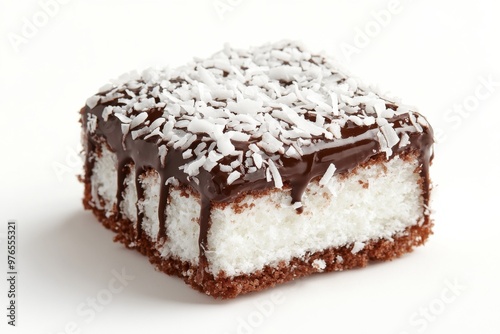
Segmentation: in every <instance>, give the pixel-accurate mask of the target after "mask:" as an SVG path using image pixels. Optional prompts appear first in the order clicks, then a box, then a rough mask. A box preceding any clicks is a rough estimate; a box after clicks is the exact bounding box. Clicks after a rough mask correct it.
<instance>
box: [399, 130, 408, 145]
mask: <svg viewBox="0 0 500 334" xmlns="http://www.w3.org/2000/svg"><path fill="white" fill-rule="evenodd" d="M409 143H410V136H408V134H407V133H406V132H405V133H403V135H402V136H401V141H400V142H399V147H405V146H406V145H408V144H409Z"/></svg>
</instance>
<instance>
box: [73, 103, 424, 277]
mask: <svg viewBox="0 0 500 334" xmlns="http://www.w3.org/2000/svg"><path fill="white" fill-rule="evenodd" d="M104 107H105V105H103V104H99V105H97V106H96V107H95V108H93V109H90V108H88V107H85V108H84V109H82V112H81V113H82V123H83V126H84V128H85V127H86V124H87V118H88V115H90V114H92V115H95V116H96V117H97V128H96V130H95V133H94V134H92V135H90V134H88V133H87V130H86V129H85V133H86V135H87V140H88V152H94V151H95V149H96V148H99V146H100V145H101V143H102V140H103V139H104V142H105V143H106V144H107V145H108V147H109V148H110V149H111V150H112V151H113V152H114V153H115V154H116V157H117V174H118V176H117V182H118V191H117V203H118V211H120V207H119V203H120V202H121V198H122V196H123V190H124V185H123V183H124V180H125V177H126V173H127V168H126V167H125V166H126V165H127V164H131V163H133V164H134V165H135V169H136V180H135V182H136V188H137V195H138V196H137V197H138V200H140V199H142V198H143V193H144V189H143V188H142V185H141V184H140V181H139V180H140V176H141V174H142V173H144V172H147V171H148V170H154V171H156V172H157V173H158V174H159V176H160V180H161V187H160V201H159V206H158V210H159V212H158V218H159V226H160V228H159V235H158V240H161V239H162V238H165V237H167V238H168V236H167V235H166V226H165V224H166V219H167V217H166V212H165V208H166V205H167V201H168V197H169V187H170V186H169V185H167V184H165V183H166V181H167V180H168V179H169V178H171V177H173V178H175V179H176V180H178V181H179V183H180V184H181V185H182V186H187V187H190V188H191V189H193V190H194V191H195V192H197V193H198V194H199V195H200V199H201V210H200V217H199V224H200V233H199V240H198V242H199V250H200V258H199V266H198V273H197V279H199V280H203V277H204V273H205V269H206V266H207V259H206V256H205V250H206V249H207V237H208V230H209V228H210V212H211V208H212V206H213V204H214V203H224V202H229V201H230V200H231V199H234V198H236V197H238V196H239V195H240V194H243V193H245V192H247V191H259V190H265V189H271V188H273V187H274V182H272V181H271V182H268V181H267V180H266V176H265V173H264V170H263V169H260V170H258V171H257V172H255V173H251V174H245V175H244V176H243V177H242V178H240V179H237V180H236V181H235V182H234V183H232V184H230V185H229V184H227V173H224V172H222V171H220V170H219V168H218V167H217V166H216V167H215V168H214V169H213V170H212V171H211V172H207V171H206V170H205V169H203V168H200V172H199V174H198V175H197V176H196V179H194V178H188V176H187V175H186V174H185V173H184V172H183V170H181V168H180V167H181V166H183V165H184V164H186V163H188V162H190V161H192V160H193V159H195V158H194V157H191V158H188V159H184V158H183V156H182V151H180V150H179V149H174V148H172V147H169V148H168V152H167V155H166V157H165V161H164V165H162V163H161V161H160V157H159V153H158V144H157V143H156V141H157V139H158V137H152V138H149V139H147V140H144V139H136V140H133V139H132V137H131V136H130V134H128V135H125V136H123V135H122V130H121V122H120V121H119V120H118V119H117V118H115V117H110V119H109V120H107V121H104V119H103V118H102V116H101V115H102V111H103V108H104ZM389 121H390V122H391V123H393V125H394V129H396V130H398V129H402V128H404V127H409V126H411V122H410V120H409V115H408V114H402V115H399V116H395V117H394V118H392V119H391V120H389ZM378 131H379V129H378V126H377V125H376V124H374V125H371V126H356V125H354V124H352V123H349V122H348V124H346V126H345V127H344V128H343V129H342V139H338V140H333V141H330V142H320V141H318V142H316V143H315V144H314V145H313V146H312V147H311V148H309V151H307V149H308V148H304V155H303V156H302V158H301V159H293V158H287V157H281V160H280V161H281V163H277V167H278V170H279V173H280V175H281V177H282V179H283V182H284V184H285V187H290V188H291V197H292V202H300V201H301V198H302V195H303V193H304V191H305V189H306V187H307V185H308V184H309V182H310V181H311V180H312V179H314V178H316V177H319V176H321V175H323V174H324V173H325V172H326V170H327V169H328V167H329V166H330V164H332V163H333V164H334V165H335V167H336V171H335V173H336V174H338V173H344V172H348V171H350V170H352V169H353V168H355V167H356V166H358V165H359V164H361V163H364V162H366V161H368V160H369V159H371V158H373V157H375V156H377V155H380V154H383V153H382V152H381V148H380V144H379V141H378V139H377V133H378ZM408 135H409V138H410V141H409V144H408V145H407V146H405V147H399V146H398V145H396V146H395V147H393V152H392V154H393V155H397V154H400V153H402V152H409V151H417V152H420V156H419V160H420V173H421V175H422V177H423V180H424V181H423V182H424V183H423V190H424V191H423V197H424V204H426V205H428V203H429V193H428V188H429V177H428V170H429V162H430V161H431V160H432V156H431V153H430V151H431V147H432V144H433V134H432V129H431V128H430V127H425V128H424V129H423V132H416V131H415V132H408ZM198 143H199V141H197V142H195V143H194V144H192V147H191V148H193V147H195V146H196V145H197V144H198ZM234 144H235V145H241V143H234ZM249 144H250V143H246V144H245V145H249ZM88 152H87V153H88ZM92 168H93V157H92V156H91V155H89V154H87V160H86V166H85V171H86V174H85V175H86V178H89V177H90V175H91V173H92ZM298 212H299V213H300V212H301V211H300V210H298ZM142 219H143V213H140V210H139V208H138V211H137V231H138V232H137V233H138V237H139V238H140V236H141V233H142V232H141V231H142Z"/></svg>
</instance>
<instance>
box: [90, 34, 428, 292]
mask: <svg viewBox="0 0 500 334" xmlns="http://www.w3.org/2000/svg"><path fill="white" fill-rule="evenodd" d="M80 114H81V124H82V143H83V153H84V156H85V167H84V174H83V175H82V176H80V180H81V181H82V182H83V184H84V189H85V190H84V199H83V204H84V207H85V208H86V209H88V210H91V211H92V212H93V213H94V215H95V216H96V217H97V219H98V220H99V221H100V222H101V223H102V224H103V225H104V226H105V227H107V228H109V229H111V230H112V231H114V232H116V237H115V240H116V241H119V242H122V243H123V244H125V246H126V247H128V248H133V249H136V250H138V251H139V252H140V253H142V254H144V255H146V256H147V257H148V258H149V260H150V262H151V263H152V264H153V265H154V266H155V268H156V269H158V270H160V271H162V272H165V273H166V274H168V275H174V276H179V277H181V278H182V279H184V281H185V282H186V283H187V284H189V285H190V286H192V287H193V288H195V289H196V290H199V291H201V292H203V293H205V294H207V295H210V296H213V297H214V298H221V299H227V298H234V297H236V296H238V295H241V294H245V293H248V292H252V291H258V290H262V289H266V288H269V287H273V286H275V285H276V284H280V283H284V282H287V281H292V280H295V279H297V278H299V277H303V276H308V275H311V274H314V273H320V272H332V271H342V270H346V269H350V268H355V267H364V266H366V265H367V264H368V263H369V262H370V261H386V260H391V259H394V258H396V257H399V256H401V255H402V254H404V253H408V252H410V251H412V250H413V248H414V247H416V246H419V245H422V244H423V243H424V242H425V241H426V240H427V239H428V236H429V235H430V234H431V233H432V230H431V227H432V224H433V223H432V220H431V218H430V208H429V200H430V190H431V182H430V178H429V165H430V163H431V161H432V157H433V133H432V128H431V127H430V125H429V123H428V122H427V120H426V119H425V118H424V117H423V116H422V115H420V114H419V113H418V112H417V111H416V109H415V108H414V107H410V106H406V105H404V104H402V103H401V101H400V100H399V99H396V98H392V97H388V96H386V94H382V93H381V92H379V90H378V89H376V88H374V87H372V86H368V85H365V84H364V83H363V82H362V81H360V80H359V79H357V78H355V77H353V76H351V75H350V74H348V72H346V71H345V70H344V69H343V68H342V67H341V66H339V65H338V63H337V62H336V61H335V60H334V59H332V58H331V57H330V56H328V55H326V54H324V53H314V52H310V51H308V50H307V49H306V48H305V47H304V46H303V45H302V44H301V43H298V42H291V41H282V42H278V43H269V44H266V45H263V46H259V47H253V48H249V49H244V50H242V49H237V48H232V47H230V46H228V45H226V46H225V47H224V49H223V50H222V51H220V52H218V53H216V54H214V55H213V56H211V57H208V58H203V59H200V58H195V59H194V60H193V61H191V62H189V63H188V64H187V65H185V66H181V67H178V68H168V67H167V68H150V69H147V70H144V71H143V72H142V73H138V72H136V71H133V72H130V73H127V74H124V75H122V76H121V77H119V78H118V79H117V80H112V81H111V82H110V83H109V84H106V85H105V86H103V87H102V88H101V89H100V90H99V91H98V93H97V94H95V95H93V96H91V97H90V98H89V99H87V101H86V105H85V106H84V107H83V108H82V109H81V112H80ZM104 256H105V255H104ZM408 261H410V259H408Z"/></svg>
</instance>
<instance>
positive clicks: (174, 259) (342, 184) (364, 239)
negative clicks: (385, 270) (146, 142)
mask: <svg viewBox="0 0 500 334" xmlns="http://www.w3.org/2000/svg"><path fill="white" fill-rule="evenodd" d="M99 151H100V153H99V154H100V155H101V156H100V157H99V158H98V160H101V159H102V161H103V162H106V161H108V162H109V161H112V160H113V159H112V158H110V156H109V155H112V154H113V153H112V152H110V151H106V148H104V149H101V150H99ZM109 167H110V168H109V170H111V171H113V166H112V165H111V166H109ZM114 172H115V173H116V170H115V171H114ZM419 172H420V171H419V167H418V159H416V157H415V154H408V155H403V156H401V157H398V158H395V159H392V160H391V161H389V162H386V161H385V158H384V157H379V158H378V159H377V158H373V159H371V160H370V161H369V162H368V163H365V164H364V165H362V166H359V167H357V168H356V169H354V170H353V171H351V172H349V173H345V174H342V175H339V176H337V177H336V178H335V179H332V180H331V183H330V184H329V185H326V186H320V185H319V180H315V181H313V182H311V184H310V185H309V186H308V189H306V191H305V194H306V196H305V197H307V201H311V202H315V203H321V202H322V203H325V204H331V203H332V201H331V200H330V201H328V200H327V198H326V197H333V198H334V199H339V198H342V197H346V196H347V197H349V196H352V195H353V196H357V197H358V201H362V199H361V198H359V197H363V196H365V197H366V199H369V198H373V197H374V196H375V197H376V196H381V197H384V198H383V199H380V201H382V202H385V203H386V205H384V209H385V210H386V211H387V213H389V215H393V217H392V219H390V218H388V217H387V216H386V217H384V215H383V214H381V212H380V210H376V212H373V211H371V210H370V212H367V211H363V212H358V214H359V215H361V214H366V219H362V218H361V217H360V216H359V215H356V216H358V218H361V219H356V217H355V218H354V219H353V218H352V214H351V213H353V212H354V213H355V212H356V210H357V209H359V208H356V207H353V208H352V210H350V209H346V208H348V206H344V205H341V203H339V205H341V207H342V208H343V210H344V212H345V214H343V213H342V212H337V211H336V207H335V205H333V207H330V209H329V210H325V208H324V207H323V208H320V207H318V208H317V209H318V210H319V209H323V210H324V211H323V212H322V214H324V216H326V217H328V216H330V217H331V216H334V215H336V216H337V217H338V218H340V219H342V218H345V217H347V218H348V219H349V220H348V221H344V220H340V221H339V220H337V223H336V224H335V221H333V222H332V220H331V219H328V220H325V221H323V222H321V221H318V218H319V217H316V218H315V217H311V216H314V213H315V212H308V211H306V210H304V212H303V213H302V214H301V215H297V214H296V213H294V214H295V215H296V216H297V217H303V215H304V217H307V218H305V219H304V220H301V221H297V222H296V226H295V228H297V227H299V228H300V225H302V227H303V228H304V227H305V228H311V231H309V233H302V234H301V233H297V230H294V227H293V221H292V222H290V221H287V220H286V219H279V220H277V223H278V224H277V225H276V224H272V223H271V224H267V223H264V224H262V222H260V224H259V221H258V216H255V215H252V212H251V210H252V208H258V209H261V210H264V209H265V207H262V204H261V203H259V200H262V202H264V203H268V204H267V205H270V206H274V207H275V208H276V210H279V209H280V208H281V209H282V211H283V212H285V213H286V212H290V211H292V212H294V210H293V209H292V210H290V199H289V191H287V190H286V189H284V190H276V189H272V190H270V191H268V192H267V193H265V192H259V193H248V194H244V196H241V198H239V199H238V200H237V201H234V202H231V203H226V204H225V205H221V206H220V207H217V206H214V208H213V209H212V212H211V220H212V228H211V232H210V234H209V239H208V241H209V242H208V249H207V255H208V256H207V259H208V272H207V275H206V276H205V277H204V279H203V281H201V282H200V281H199V280H197V279H196V273H197V270H198V264H199V263H198V259H199V253H198V233H199V225H198V224H199V221H198V219H199V217H198V214H199V212H198V210H199V206H200V198H199V195H198V194H197V193H196V192H195V191H194V190H193V189H189V188H186V187H184V186H181V185H173V186H172V188H173V189H171V190H170V192H169V193H170V195H169V199H168V204H167V208H166V210H167V217H168V218H167V221H166V230H167V235H168V236H169V238H167V240H160V241H158V239H157V238H155V235H154V231H158V230H159V227H158V226H157V225H158V223H159V222H158V220H157V219H156V218H155V217H156V215H154V214H153V215H150V214H145V217H152V218H151V219H149V218H148V219H146V220H145V221H143V224H145V225H150V226H151V225H156V227H155V228H153V229H149V230H148V229H147V228H145V227H144V226H143V230H144V231H145V233H143V234H142V236H141V237H140V238H138V239H137V237H136V235H137V228H136V226H137V225H136V221H134V220H133V219H126V218H121V219H116V218H115V217H119V216H120V215H118V212H117V207H116V205H114V207H113V208H112V210H111V211H106V209H105V208H106V207H107V206H106V205H105V203H106V200H103V198H102V197H101V195H99V193H101V194H103V195H105V194H106V192H107V190H106V188H114V187H116V186H114V185H112V183H113V182H115V181H116V179H117V178H116V175H115V177H114V178H107V179H102V180H103V181H104V180H106V181H104V182H103V183H101V182H99V184H100V185H101V187H103V188H102V189H101V191H97V193H98V198H99V200H100V201H101V203H102V205H101V208H100V209H99V208H97V207H96V206H92V207H89V205H88V204H89V203H93V202H95V199H94V198H93V191H92V190H91V188H92V184H91V183H86V194H87V195H86V197H85V200H84V201H85V203H86V205H87V206H88V208H90V209H92V210H93V211H94V213H95V214H96V216H97V217H99V219H100V220H101V222H103V223H104V225H105V226H107V227H108V228H111V229H112V230H114V231H115V232H117V233H118V234H117V240H119V241H121V242H123V243H124V244H125V245H126V246H127V247H129V248H136V249H138V250H139V251H140V252H141V253H143V254H145V255H147V256H148V257H149V259H150V261H151V262H152V263H153V264H155V266H156V267H157V268H158V269H160V270H162V271H164V272H166V273H168V274H170V275H176V276H179V277H182V278H184V280H185V281H186V282H187V283H188V284H190V285H192V286H193V287H195V288H196V289H198V290H200V291H203V292H204V293H207V294H209V295H212V296H214V297H220V298H232V297H235V296H236V295H238V294H242V293H247V292H251V291H258V290H262V289H265V288H267V287H269V286H274V285H275V284H279V283H283V282H286V281H289V280H292V279H295V278H298V277H301V276H305V275H309V274H312V273H317V272H328V271H340V270H346V269H349V268H354V267H360V266H365V265H366V264H367V263H368V262H369V261H370V260H389V259H393V258H395V257H397V256H400V255H401V254H403V253H406V252H409V251H411V250H412V249H413V247H415V246H418V245H421V244H423V243H424V242H425V240H426V239H427V237H428V235H429V234H430V233H431V229H430V228H431V221H430V220H429V216H428V212H424V211H423V210H421V208H422V206H421V204H422V202H423V192H422V185H423V182H422V179H421V177H420V173H419ZM397 174H399V175H397ZM145 178H146V179H147V180H146V182H144V183H142V185H147V188H146V189H145V199H146V200H145V201H143V203H141V204H140V207H141V208H143V210H144V211H145V212H148V211H149V212H153V213H156V212H155V210H156V209H155V207H157V200H155V198H154V196H150V194H155V193H157V192H158V188H159V187H160V184H159V183H158V180H157V175H156V173H154V172H152V171H150V172H148V173H147V176H145ZM402 179H404V181H405V183H406V186H409V188H407V189H404V188H405V185H404V184H401V182H400V181H401V180H402ZM410 180H411V181H412V182H409V181H410ZM105 183H106V184H105ZM377 183H378V184H377ZM391 184H392V185H394V184H397V186H398V188H399V191H396V192H395V193H391V196H394V198H392V199H391V200H389V201H384V200H388V199H389V198H387V197H386V196H387V195H385V194H386V191H384V189H383V188H385V187H387V186H390V185H391ZM129 186H130V187H134V186H135V183H130V185H129ZM127 188H128V187H126V188H125V189H124V196H125V197H127V194H133V193H134V192H133V191H132V192H130V191H129V190H127ZM349 188H353V189H351V190H350V189H349ZM363 191H365V192H366V193H364V194H362V192H363ZM370 191H371V193H370ZM94 193H95V192H94ZM148 193H150V194H148ZM360 194H361V196H360ZM128 196H130V195H128ZM330 199H332V198H330ZM368 201H370V200H368ZM349 202H350V201H349ZM249 203H250V204H249ZM387 203H390V204H391V205H387ZM408 203H416V204H412V205H413V208H408V207H407V206H408ZM252 204H253V206H252ZM373 204H374V205H377V203H373ZM405 206H406V207H405ZM108 207H109V206H108ZM305 207H310V206H309V205H306V206H305ZM394 209H396V210H394ZM397 209H400V212H399V215H400V216H399V217H398V216H397V215H398V213H397ZM122 210H123V206H122ZM245 211H247V212H245ZM228 212H230V215H231V217H227V214H228ZM278 214H279V213H278ZM221 215H223V216H225V218H223V219H220V218H217V216H221ZM376 216H377V217H378V218H380V219H381V220H380V219H379V223H377V222H374V221H373V217H376ZM248 217H250V219H252V220H253V221H248ZM270 218H272V217H270ZM384 218H385V219H384ZM256 219H257V220H256ZM268 220H269V218H268V219H267V220H266V222H267V221H268ZM288 223H291V226H290V224H288ZM235 224H240V225H249V228H250V230H246V231H245V229H244V230H243V231H242V233H235V230H234V225H235ZM280 224H281V229H280V226H279V225H280ZM218 225H222V226H218ZM332 225H333V226H332ZM350 225H352V226H351V229H349V226H350ZM251 227H254V228H251ZM346 227H347V229H346ZM224 228H226V229H229V231H225V233H223V232H221V231H220V230H221V229H224ZM332 228H333V229H332ZM236 229H237V228H236ZM318 229H323V231H321V232H323V235H321V233H320V234H319V241H323V243H322V244H321V245H314V243H310V244H309V247H307V245H306V244H305V243H304V241H307V240H309V239H310V238H311V236H314V234H315V233H318ZM367 229H368V230H371V231H372V232H373V233H374V234H372V235H369V234H368V233H366V232H367ZM259 230H260V231H259ZM246 232H248V233H246ZM339 232H342V233H343V234H344V236H346V235H347V234H349V233H350V234H351V237H352V239H349V240H346V239H345V240H341V241H340V242H339V241H336V242H332V241H333V240H330V244H328V243H325V240H326V239H328V236H330V237H332V236H334V237H336V238H338V237H340V236H342V233H339ZM287 233H288V234H287ZM294 234H295V235H298V236H301V238H295V240H294V238H291V239H290V238H289V237H290V236H293V235H294ZM210 235H211V236H216V238H211V237H210ZM245 235H246V236H248V235H250V236H251V237H252V240H250V241H249V242H245V241H244V239H243V237H244V236H245ZM266 237H268V240H267V242H268V245H267V246H268V247H262V244H259V242H257V243H255V241H261V242H266V240H262V239H265V238H266ZM217 238H218V239H219V240H216V239H217ZM257 238H261V240H259V239H257ZM297 239H298V240H297ZM330 239H331V238H330ZM269 241H271V244H269ZM315 241H318V240H315ZM287 245H288V246H290V245H295V246H296V247H291V248H290V247H288V248H289V250H288V251H294V252H295V253H293V254H290V253H288V254H286V255H285V254H281V255H282V256H281V257H279V256H278V257H276V253H279V250H280V248H282V247H287ZM312 245H314V247H312ZM227 247H229V248H230V249H229V250H227V249H224V248H227ZM273 247H275V248H274V249H273ZM218 248H219V249H218ZM242 250H243V251H244V252H246V253H242V252H241V251H242ZM259 250H262V251H269V252H268V254H267V256H266V254H262V253H259ZM217 251H218V252H219V254H222V255H229V256H232V255H234V253H239V257H240V258H241V256H243V259H244V260H247V262H245V261H243V262H241V261H240V262H239V268H236V267H237V266H234V263H233V265H228V263H230V262H231V259H230V258H229V259H228V258H224V257H223V258H217V257H216V256H213V254H214V253H217ZM256 251H257V252H256ZM269 255H272V256H269ZM259 259H260V261H261V263H260V265H258V264H259ZM262 259H265V261H264V262H262ZM236 262H238V261H236ZM224 264H225V267H224ZM256 264H257V266H256ZM245 265H247V267H246V270H245V269H244V268H245ZM224 269H225V270H224Z"/></svg>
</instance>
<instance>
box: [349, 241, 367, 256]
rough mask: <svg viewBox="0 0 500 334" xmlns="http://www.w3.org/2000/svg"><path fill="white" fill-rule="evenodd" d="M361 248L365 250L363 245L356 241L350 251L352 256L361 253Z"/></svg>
mask: <svg viewBox="0 0 500 334" xmlns="http://www.w3.org/2000/svg"><path fill="white" fill-rule="evenodd" d="M363 248H365V244H364V243H363V242H359V241H356V242H355V243H354V246H353V247H352V249H351V253H352V254H357V253H358V252H359V251H361V250H362V249H363Z"/></svg>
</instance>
